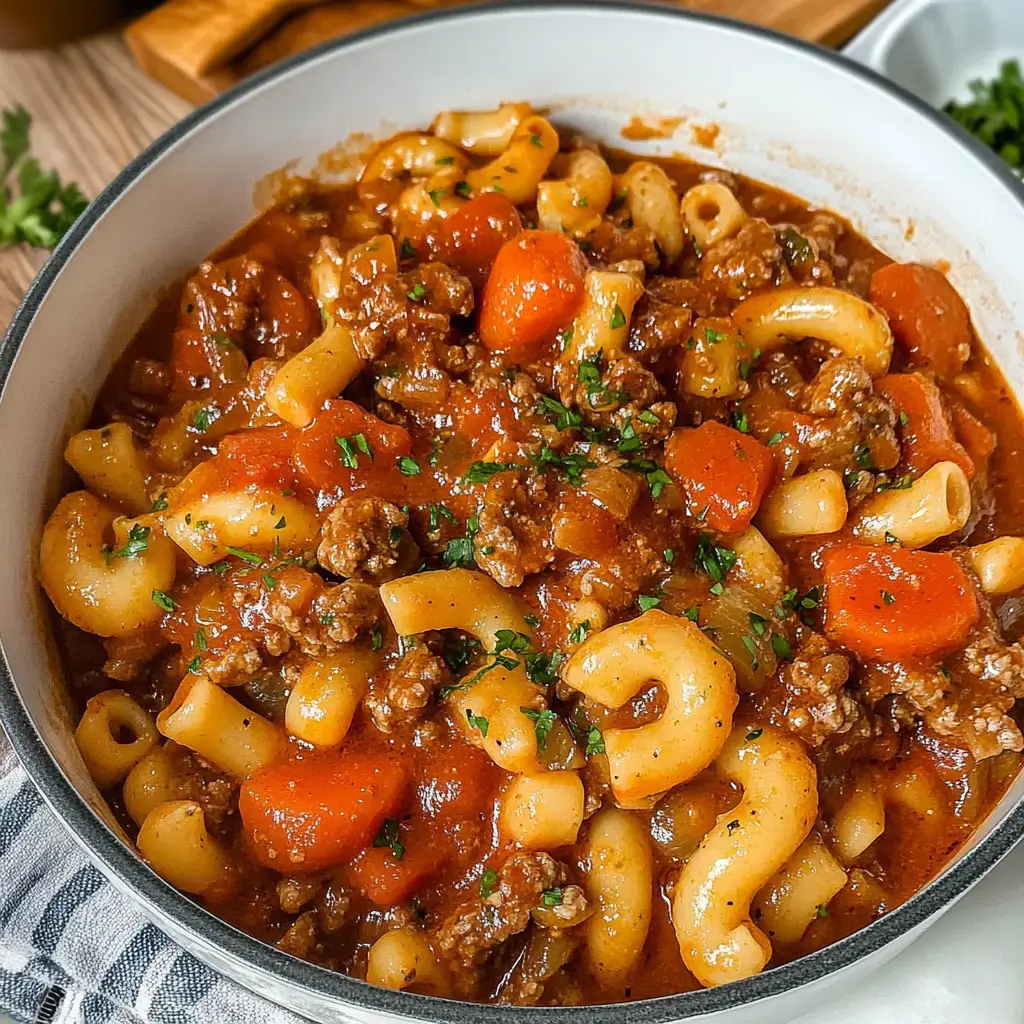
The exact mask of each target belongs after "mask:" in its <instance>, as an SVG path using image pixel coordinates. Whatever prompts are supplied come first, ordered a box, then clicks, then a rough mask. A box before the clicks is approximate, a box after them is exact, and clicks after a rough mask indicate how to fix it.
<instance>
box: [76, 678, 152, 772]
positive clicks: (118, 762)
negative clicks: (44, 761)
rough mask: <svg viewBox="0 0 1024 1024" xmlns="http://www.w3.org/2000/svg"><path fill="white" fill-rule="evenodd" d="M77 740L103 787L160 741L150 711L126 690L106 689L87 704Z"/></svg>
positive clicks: (86, 765)
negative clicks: (142, 706)
mask: <svg viewBox="0 0 1024 1024" xmlns="http://www.w3.org/2000/svg"><path fill="white" fill-rule="evenodd" d="M75 742H76V743H77V744H78V749H79V751H80V753H81V755H82V760H83V761H84V762H85V767H86V768H88V769H89V774H90V775H91V776H92V779H93V781H94V782H95V783H96V785H97V786H99V788H100V789H107V788H108V787H109V786H112V785H114V783H115V782H120V781H121V780H122V779H123V778H124V777H125V776H126V775H127V774H128V773H129V772H130V771H131V770H132V769H133V768H134V767H135V766H136V765H137V764H138V763H139V762H140V761H141V760H142V759H143V758H144V757H145V756H146V755H147V754H148V753H149V752H150V751H151V750H152V749H153V747H155V746H156V745H157V743H159V742H160V737H159V735H158V734H157V731H156V726H155V725H154V724H153V719H152V718H151V717H150V716H149V714H148V713H147V712H146V711H144V710H143V709H142V708H140V707H139V705H138V704H136V703H135V701H134V700H132V698H131V697H129V696H128V694H127V693H125V692H124V691H123V690H105V691H104V692H103V693H100V694H97V695H96V696H95V697H92V698H91V699H90V700H89V702H88V704H86V705H85V714H83V715H82V717H81V719H80V720H79V723H78V728H77V729H75Z"/></svg>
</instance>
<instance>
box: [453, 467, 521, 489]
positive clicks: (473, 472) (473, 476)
mask: <svg viewBox="0 0 1024 1024" xmlns="http://www.w3.org/2000/svg"><path fill="white" fill-rule="evenodd" d="M522 468H523V467H522V466H521V465H520V464H519V463H517V462H474V463H473V464H472V465H471V466H470V467H469V468H468V469H467V470H466V472H465V474H464V476H463V477H462V479H463V480H464V481H465V482H466V483H467V484H485V483H487V481H488V480H490V479H491V477H492V476H497V475H498V474H499V473H507V472H509V471H510V470H513V469H522Z"/></svg>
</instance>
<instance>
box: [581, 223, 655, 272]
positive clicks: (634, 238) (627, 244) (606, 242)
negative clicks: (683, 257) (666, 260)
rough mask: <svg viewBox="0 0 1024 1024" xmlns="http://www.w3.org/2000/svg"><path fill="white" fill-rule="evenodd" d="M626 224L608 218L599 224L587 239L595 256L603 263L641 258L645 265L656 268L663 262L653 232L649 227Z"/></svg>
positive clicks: (650, 268)
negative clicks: (613, 221) (615, 222)
mask: <svg viewBox="0 0 1024 1024" xmlns="http://www.w3.org/2000/svg"><path fill="white" fill-rule="evenodd" d="M625 224H626V222H623V225H619V224H614V223H612V222H611V221H608V220H603V221H601V223H600V224H598V226H597V227H596V228H595V229H594V231H593V232H592V233H591V235H590V237H589V238H588V239H587V241H588V242H589V243H590V245H591V247H592V248H593V252H594V256H595V257H597V259H598V261H599V262H601V263H621V262H623V260H641V261H642V262H643V264H644V266H645V267H647V268H648V269H649V270H654V269H655V268H656V267H657V266H658V265H659V264H660V263H661V253H660V252H658V243H657V242H656V241H655V239H654V234H653V232H652V231H650V230H649V229H648V228H639V227H633V225H632V224H629V225H628V226H625Z"/></svg>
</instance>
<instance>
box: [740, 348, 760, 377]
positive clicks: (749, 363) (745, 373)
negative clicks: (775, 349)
mask: <svg viewBox="0 0 1024 1024" xmlns="http://www.w3.org/2000/svg"><path fill="white" fill-rule="evenodd" d="M760 358H761V350H760V349H759V348H755V349H754V353H753V355H752V356H751V357H750V358H749V359H746V360H742V361H741V362H740V364H739V372H740V380H747V378H748V377H749V376H750V371H751V370H753V369H754V368H755V367H756V366H757V361H758V359H760Z"/></svg>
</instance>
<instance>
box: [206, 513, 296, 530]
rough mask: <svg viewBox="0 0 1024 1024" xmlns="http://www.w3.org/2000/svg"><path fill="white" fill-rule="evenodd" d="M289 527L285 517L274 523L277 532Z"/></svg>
mask: <svg viewBox="0 0 1024 1024" xmlns="http://www.w3.org/2000/svg"><path fill="white" fill-rule="evenodd" d="M196 525H197V526H201V525H202V524H201V523H197V524H196ZM287 525H288V520H287V519H285V517H284V516H281V518H280V519H278V521H277V522H276V523H274V529H275V530H283V529H284V528H285V527H286V526H287Z"/></svg>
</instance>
